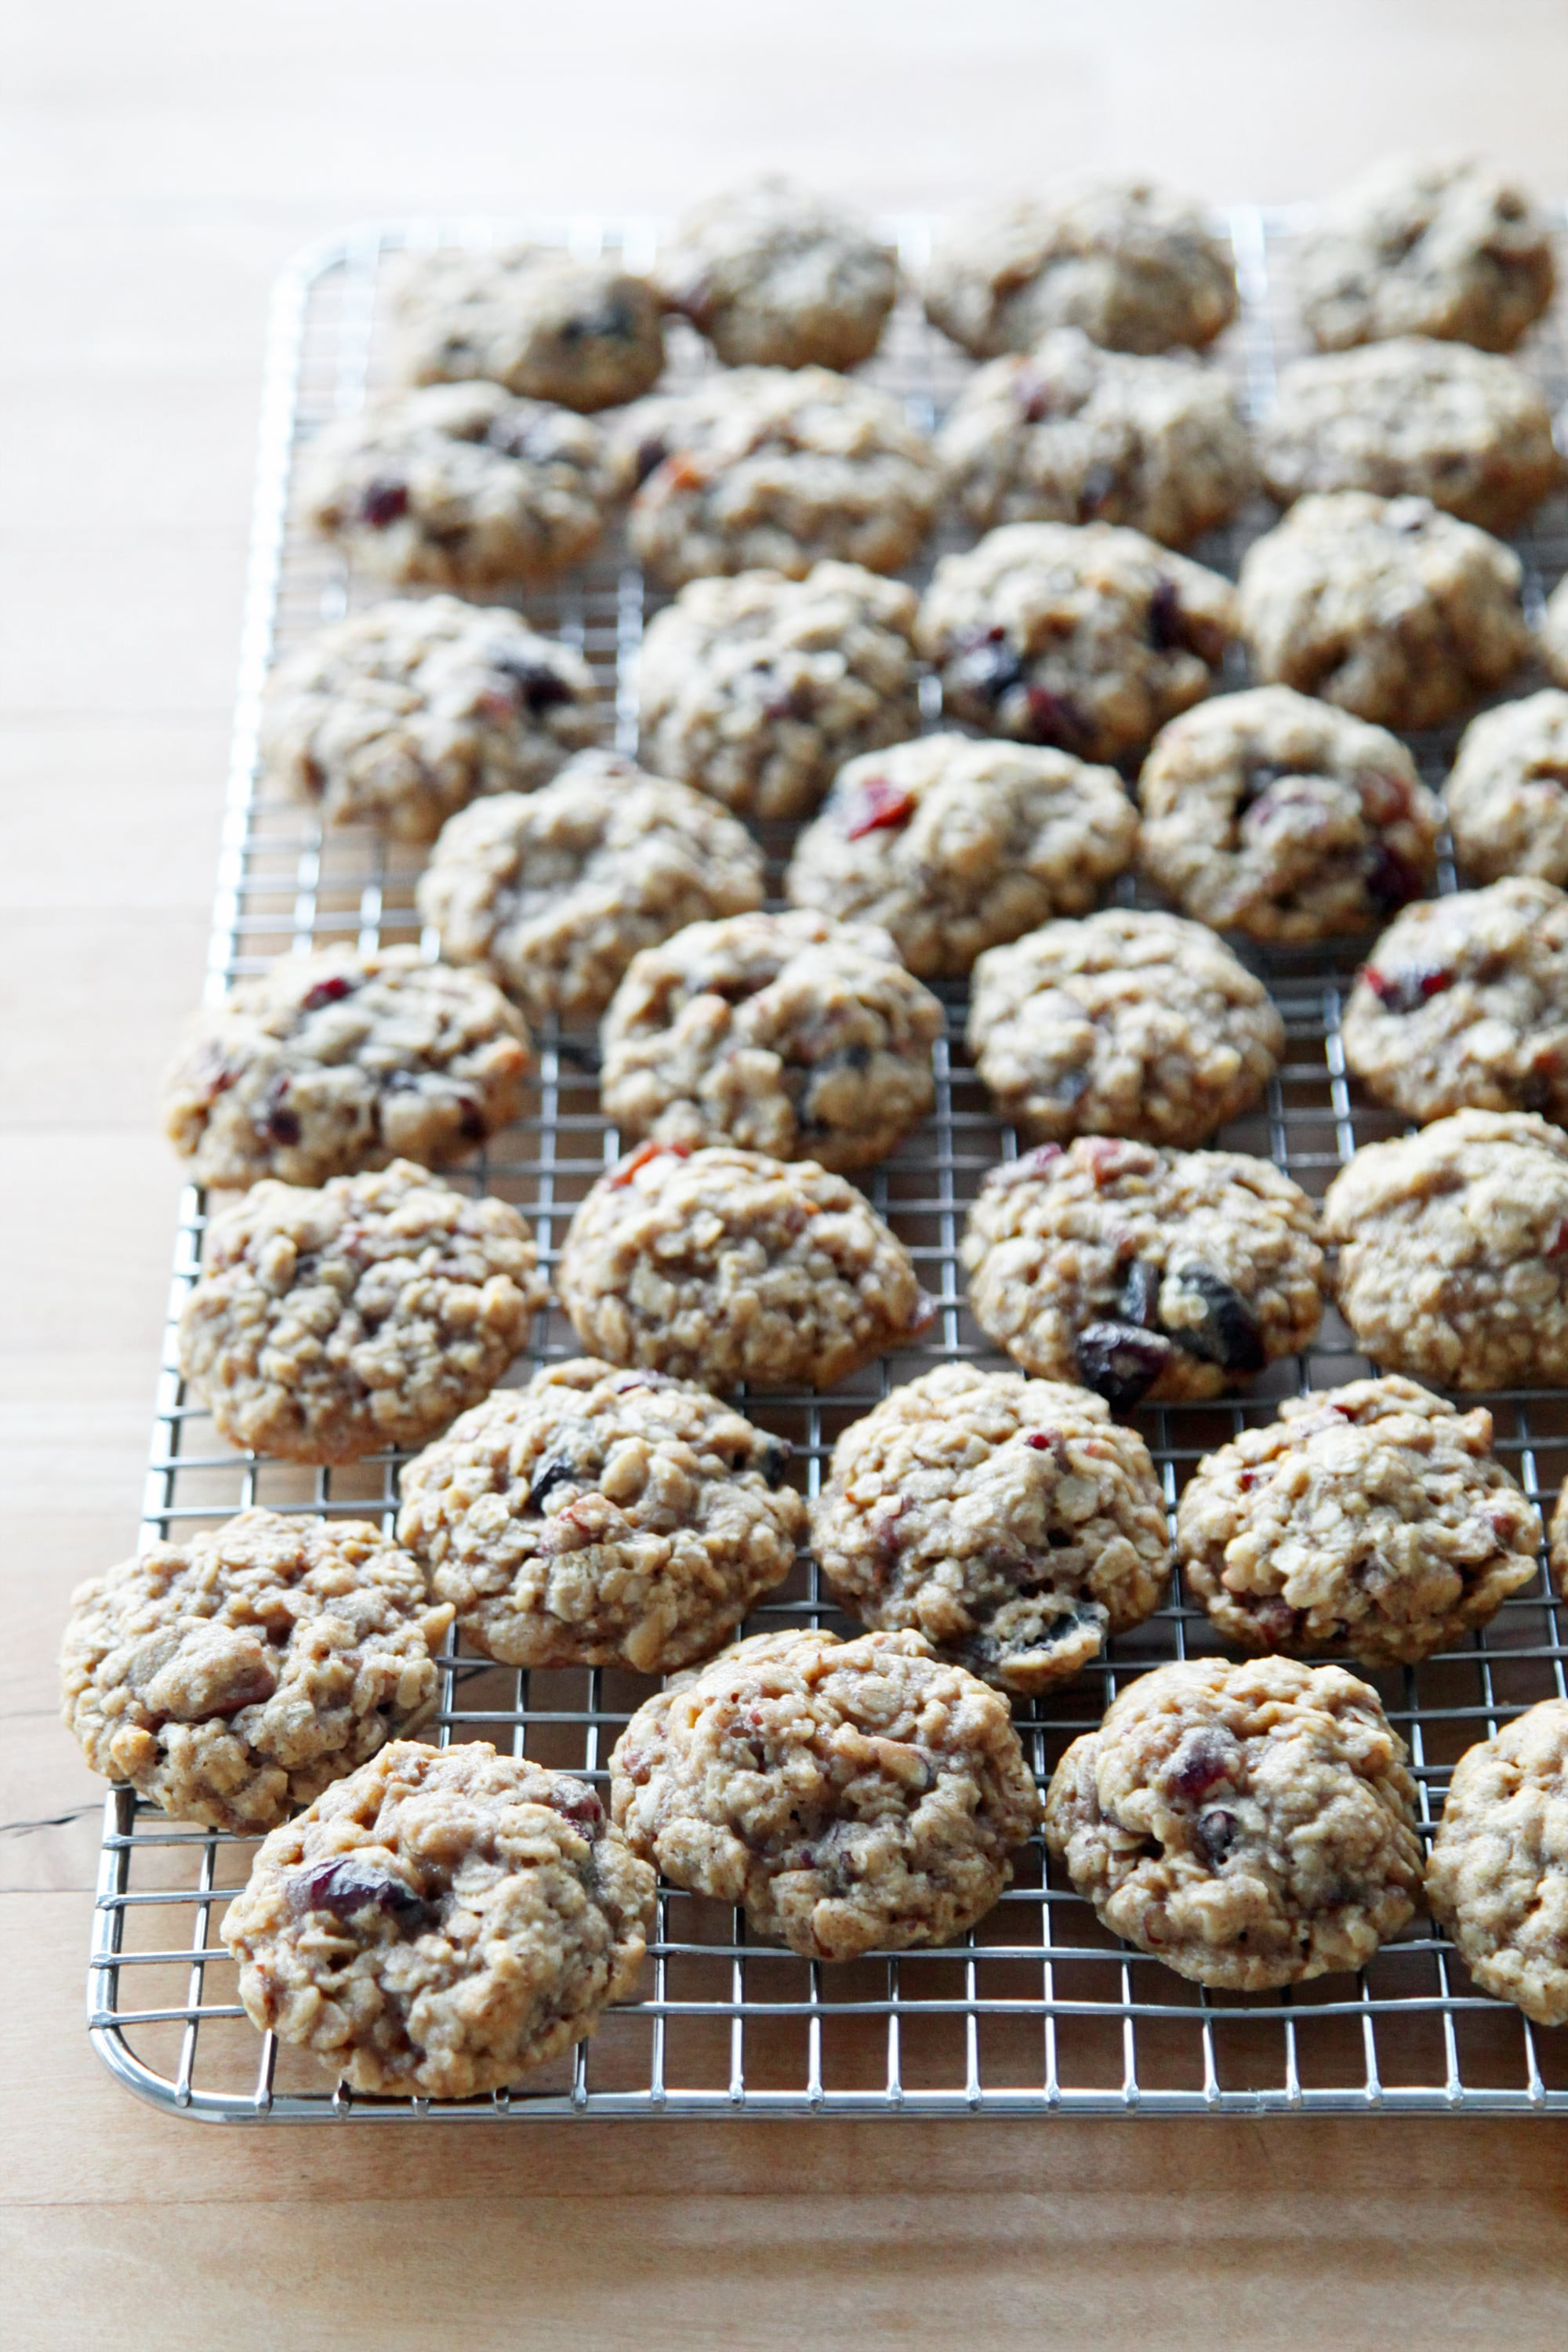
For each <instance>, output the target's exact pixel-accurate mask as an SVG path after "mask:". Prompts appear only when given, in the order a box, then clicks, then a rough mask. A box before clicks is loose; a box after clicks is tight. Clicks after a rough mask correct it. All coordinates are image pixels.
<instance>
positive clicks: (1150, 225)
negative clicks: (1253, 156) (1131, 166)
mask: <svg viewBox="0 0 1568 2352" xmlns="http://www.w3.org/2000/svg"><path fill="white" fill-rule="evenodd" d="M1236 299H1237V298H1236V270H1235V266H1234V264H1233V263H1232V261H1231V257H1230V253H1229V250H1228V248H1227V247H1226V244H1225V241H1224V239H1223V238H1221V237H1218V236H1215V235H1214V234H1213V232H1212V231H1211V230H1210V228H1209V227H1208V225H1207V223H1206V222H1205V219H1204V216H1203V214H1202V213H1201V212H1200V211H1199V209H1198V208H1197V206H1196V205H1192V204H1189V203H1188V202H1187V201H1186V199H1185V198H1184V197H1182V196H1178V195H1174V194H1172V193H1171V192H1170V190H1168V189H1165V188H1161V187H1158V186H1155V185H1154V184H1152V183H1151V182H1149V181H1147V180H1135V179H1125V180H1094V181H1089V182H1088V183H1087V184H1084V185H1082V186H1080V187H1077V188H1069V189H1067V190H1065V191H1062V192H1060V193H1058V194H1055V195H1050V196H1030V195H1017V196H1011V197H1007V198H1005V199H1004V200H1003V201H1001V202H1000V203H992V204H989V205H983V206H981V207H980V208H978V209H977V210H976V211H974V212H973V213H971V214H969V215H965V216H963V217H962V218H960V219H958V220H956V221H955V222H954V223H953V224H952V227H951V228H950V229H948V230H947V231H946V233H945V234H944V235H943V236H941V237H940V238H939V240H938V243H937V246H936V249H935V251H934V252H933V254H932V256H931V267H930V268H929V269H928V271H927V272H926V280H925V307H926V312H927V315H928V317H929V318H930V319H931V321H932V322H933V324H934V325H936V326H938V327H940V328H941V329H942V332H943V333H944V334H947V335H951V336H952V340H953V341H954V342H955V343H961V344H962V345H963V349H964V350H965V351H966V352H973V355H974V357H975V358H976V359H981V360H984V359H994V358H995V357H996V356H997V355H998V354H999V353H1001V352H1026V351H1029V350H1030V349H1032V347H1033V346H1034V345H1035V344H1036V343H1037V342H1038V341H1039V340H1040V337H1041V336H1042V335H1043V334H1046V333H1047V332H1048V331H1050V330H1051V329H1053V328H1058V327H1079V328H1081V329H1082V330H1083V331H1084V332H1085V333H1086V334H1088V335H1090V336H1091V337H1092V338H1093V340H1094V341H1096V342H1097V343H1103V344H1106V345H1108V346H1109V347H1110V349H1111V350H1113V351H1124V352H1163V351H1166V350H1168V349H1169V348H1170V346H1171V345H1172V344H1173V343H1192V344H1196V345H1199V346H1201V345H1203V344H1205V343H1210V342H1212V341H1214V339H1215V336H1216V335H1217V334H1218V333H1219V332H1220V331H1221V329H1222V328H1224V327H1227V326H1228V325H1229V324H1230V321H1231V320H1232V319H1234V318H1235V316H1236Z"/></svg>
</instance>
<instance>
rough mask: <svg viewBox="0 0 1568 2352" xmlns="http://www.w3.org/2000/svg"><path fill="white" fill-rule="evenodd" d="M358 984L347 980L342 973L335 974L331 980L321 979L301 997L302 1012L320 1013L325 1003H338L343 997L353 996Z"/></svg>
mask: <svg viewBox="0 0 1568 2352" xmlns="http://www.w3.org/2000/svg"><path fill="white" fill-rule="evenodd" d="M358 985H359V983H358V982H357V981H353V980H345V979H343V978H342V975H341V974H334V975H333V977H332V978H331V980H319V981H318V982H316V985H315V986H314V988H311V989H308V990H307V991H306V992H305V994H304V995H303V996H302V997H301V998H300V1012H301V1013H319V1012H320V1011H321V1007H322V1005H323V1004H336V1003H340V1002H341V1000H342V998H343V997H345V996H352V995H353V992H354V990H355V988H356V987H357V986H358Z"/></svg>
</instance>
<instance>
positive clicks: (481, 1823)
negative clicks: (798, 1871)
mask: <svg viewBox="0 0 1568 2352" xmlns="http://www.w3.org/2000/svg"><path fill="white" fill-rule="evenodd" d="M653 1891H654V1877H653V1873H652V1871H651V1870H649V1869H648V1867H647V1864H646V1863H643V1862H639V1861H638V1860H637V1857H636V1856H635V1855H634V1854H633V1853H631V1851H630V1850H629V1848H628V1846H627V1844H626V1840H625V1839H624V1838H623V1837H622V1835H621V1833H620V1832H619V1831H618V1830H617V1829H616V1828H615V1827H614V1826H613V1824H611V1823H610V1822H607V1821H606V1820H605V1812H604V1808H603V1806H602V1805H601V1804H600V1802H599V1800H598V1798H597V1797H596V1796H595V1794H594V1791H593V1790H592V1789H591V1788H590V1787H589V1786H588V1784H587V1782H586V1781H585V1780H574V1779H573V1778H572V1776H571V1775H570V1774H569V1773H565V1772H551V1771H547V1770H546V1769H545V1768H544V1767H543V1765H542V1764H535V1763H532V1762H531V1761H528V1760H527V1759H524V1758H522V1757H521V1756H498V1755H497V1754H496V1751H495V1749H494V1748H492V1747H490V1746H489V1743H488V1741H485V1740H481V1739H477V1740H472V1741H465V1742H464V1743H463V1744H462V1745H461V1746H460V1747H456V1748H424V1747H421V1746H420V1745H419V1744H418V1742H417V1741H415V1740H399V1741H397V1742H396V1743H395V1745H394V1746H392V1747H390V1748H383V1749H382V1751H381V1753H380V1755H379V1756H377V1757H375V1758H374V1759H373V1760H372V1761H371V1762H370V1763H368V1764H365V1765H362V1766H361V1768H360V1769H359V1770H358V1771H357V1772H355V1773H354V1774H353V1776H352V1778H350V1779H349V1780H340V1781H338V1782H337V1783H336V1784H335V1785H334V1786H333V1787H332V1788H331V1789H329V1790H327V1791H326V1793H325V1794H324V1795H323V1796H321V1797H319V1798H318V1799H317V1800H316V1802H315V1803H314V1804H313V1805H312V1806H311V1807H310V1811H308V1812H304V1813H301V1814H300V1817H299V1819H298V1820H297V1821H292V1822H285V1823H284V1825H283V1826H282V1828H281V1829H276V1830H274V1831H273V1832H272V1834H271V1836H270V1837H269V1838H268V1840H267V1843H265V1845H264V1846H263V1847H262V1848H261V1851H260V1853H258V1855H257V1857H256V1860H255V1862H254V1863H253V1864H252V1865H251V1871H250V1879H249V1883H248V1885H247V1886H246V1888H245V1890H244V1892H243V1893H242V1894H240V1895H237V1897H236V1898H235V1900H234V1902H232V1903H231V1904H230V1905H229V1906H228V1910H227V1912H226V1915H225V1917H224V1921H223V1927H222V1930H221V1932H222V1935H223V1940H224V1942H225V1943H226V1945H227V1947H228V1949H229V1951H230V1953H231V1954H232V1956H233V1957H234V1958H235V1959H236V1960H237V1961H238V1963H239V1997H240V2000H242V2001H243V2002H244V2004H245V2008H246V2011H247V2014H248V2016H249V2017H250V2020H251V2021H252V2023H253V2024H255V2025H256V2026H257V2027H258V2028H259V2030H260V2031H261V2032H264V2033H276V2034H277V2035H278V2037H279V2040H280V2041H283V2042H295V2043H298V2044H300V2045H301V2046H302V2047H303V2048H305V2049H307V2050H310V2051H313V2052H315V2053H316V2055H317V2056H318V2057H321V2058H323V2059H325V2060H326V2061H327V2062H328V2063H330V2064H331V2065H333V2066H335V2067H336V2068H337V2069H338V2070H339V2072H340V2074H342V2079H343V2081H344V2082H345V2083H348V2084H350V2085H351V2086H352V2087H353V2089H354V2090H356V2091H369V2092H373V2093H380V2094H382V2095H386V2096H389V2097H390V2096H402V2097H408V2096H409V2095H414V2096H417V2097H425V2098H437V2099H471V2098H476V2097H478V2096H479V2095H481V2094H483V2093H484V2092H487V2091H500V2090H504V2089H505V2088H506V2086H507V2084H509V2083H515V2082H517V2081H518V2080H519V2078H520V2077H521V2075H523V2074H527V2073H528V2072H529V2070H530V2069H531V2068H532V2067H535V2066H540V2065H542V2064H543V2063H544V2061H545V2060H546V2059H547V2058H554V2057H557V2056H559V2054H560V2053H561V2052H563V2050H570V2049H571V2048H572V2046H573V2044H574V2042H581V2041H583V2040H584V2038H585V2036H587V2035H588V2034H590V2033H592V2032H593V2031H594V2028H595V2025H596V2024H597V2023H598V2021H599V2019H600V2017H601V2015H602V2014H603V2012H604V2011H605V2009H606V2008H607V2007H608V2005H609V2003H610V2002H611V2001H613V2000H626V1997H627V1996H628V1995H629V1994H630V1993H631V1991H632V1990H633V1989H634V1987H635V1986H636V1984H637V1976H638V1973H639V1971H640V1969H641V1968H642V1963H643V1958H644V1954H645V1953H646V1951H647V1938H648V1936H649V1934H650V1933H651V1931H652V1927H653Z"/></svg>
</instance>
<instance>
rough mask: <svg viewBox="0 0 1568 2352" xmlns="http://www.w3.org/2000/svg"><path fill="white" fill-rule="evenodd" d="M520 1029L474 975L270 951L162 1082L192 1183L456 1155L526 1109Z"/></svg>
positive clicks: (399, 962)
mask: <svg viewBox="0 0 1568 2352" xmlns="http://www.w3.org/2000/svg"><path fill="white" fill-rule="evenodd" d="M531 1060H532V1056H531V1053H530V1050H529V1040H528V1032H527V1030H526V1029H525V1028H524V1026H523V1024H522V1020H521V1015H519V1014H518V1013H514V1012H513V1010H512V1008H511V1006H510V1004H509V1003H507V1001H506V999H505V997H504V996H502V994H501V992H500V990H499V989H498V988H493V987H492V986H491V985H490V983H489V981H488V980H483V979H481V978H480V977H479V974H478V973H477V972H469V971H453V970H452V969H451V967H450V966H449V965H447V964H441V963H426V962H424V961H421V958H420V955H419V951H418V950H417V949H416V948H384V949H379V950H365V949H363V948H353V947H332V948H319V949H318V950H316V951H315V952H314V953H313V954H311V955H297V956H281V957H279V960H278V961H277V962H276V963H274V964H272V965H270V966H269V967H268V970H267V971H265V972H264V973H262V974H261V976H260V977H259V978H258V979H256V980H244V981H240V982H238V983H237V986H236V987H235V988H234V989H233V990H232V992H230V994H229V996H228V998H227V999H226V1002H225V1003H222V1004H217V1005H211V1006H208V1007H206V1008H205V1010H204V1011H202V1012H201V1013H198V1014H197V1015H196V1017H195V1021H193V1023H192V1024H191V1026H190V1030H189V1033H188V1034H187V1036H186V1040H185V1043H184V1045H183V1046H182V1048H181V1050H180V1053H179V1055H178V1057H177V1058H176V1060H175V1062H174V1067H173V1068H172V1069H171V1070H170V1072H169V1075H168V1076H167V1078H166V1079H165V1080H164V1083H163V1125H164V1129H165V1131H166V1133H167V1134H168V1136H169V1139H170V1140H171V1142H172V1143H173V1144H174V1149H175V1150H177V1151H178V1152H180V1153H181V1155H182V1156H183V1157H184V1159H185V1160H188V1161H189V1163H190V1174H191V1178H192V1181H194V1182H195V1183H197V1184H216V1185H227V1186H232V1187H234V1188H235V1189H237V1190H239V1189H243V1187H244V1186H246V1185H247V1184H255V1183H258V1182H259V1181H260V1180H261V1178H262V1177H264V1176H279V1177H281V1178H282V1180H283V1181H284V1182H285V1183H286V1184H321V1183H324V1182H325V1181H326V1179H327V1178H328V1177H329V1176H346V1175H352V1174H353V1172H354V1171H355V1170H356V1169H361V1168H384V1167H385V1166H386V1163H387V1161H388V1160H417V1161H418V1162H419V1164H420V1165H421V1167H424V1168H438V1167H439V1166H440V1165H441V1164H442V1162H443V1161H444V1160H460V1159H461V1158H462V1157H463V1156H464V1154H465V1153H466V1152H469V1151H472V1150H473V1149H474V1147H475V1145H476V1144H479V1143H483V1142H484V1140H485V1139H486V1138H487V1137H488V1136H490V1135H493V1134H494V1133H495V1132H496V1130H497V1129H498V1128H502V1127H505V1126H506V1125H507V1124H508V1122H509V1121H510V1120H511V1119H514V1118H517V1117H518V1115H519V1113H520V1112H521V1108H522V1082H523V1079H524V1077H525V1076H526V1075H527V1073H528V1070H529V1068H530V1066H531Z"/></svg>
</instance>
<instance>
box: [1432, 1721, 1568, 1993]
mask: <svg viewBox="0 0 1568 2352" xmlns="http://www.w3.org/2000/svg"><path fill="white" fill-rule="evenodd" d="M1426 1900H1427V1902H1428V1903H1429V1904H1430V1905H1431V1906H1432V1912H1433V1916H1435V1917H1436V1919H1438V1920H1440V1921H1441V1923H1442V1924H1443V1926H1444V1927H1446V1928H1447V1931H1448V1933H1449V1935H1450V1936H1452V1937H1453V1939H1454V1942H1455V1945H1456V1946H1457V1948H1458V1954H1459V1958H1461V1959H1462V1960H1463V1961H1464V1963H1465V1966H1466V1967H1467V1968H1468V1970H1469V1972H1470V1974H1471V1976H1472V1977H1474V1979H1475V1980H1476V1982H1477V1984H1479V1986H1480V1988H1481V1990H1482V1991H1483V1992H1489V1993H1494V1994H1495V1995H1496V1996H1497V1998H1498V2000H1511V2001H1512V2002H1513V2003H1514V2004H1515V2005H1516V2007H1518V2008H1520V2009H1521V2010H1522V2011H1524V2013H1525V2015H1526V2017H1528V2018H1531V2019H1532V2020H1533V2021H1534V2022H1535V2023H1536V2024H1537V2025H1568V1700H1565V1699H1560V1698H1548V1699H1542V1701H1541V1703H1540V1705H1539V1706H1532V1707H1530V1708H1529V1709H1527V1711H1526V1712H1525V1713H1524V1714H1523V1715H1521V1716H1519V1717H1516V1719H1515V1720H1514V1721H1513V1722H1512V1723H1508V1724H1505V1725H1504V1726H1503V1727H1502V1729H1501V1730H1500V1732H1498V1733H1497V1734H1496V1736H1495V1737H1494V1738H1490V1739H1485V1740H1482V1742H1481V1743H1480V1745H1479V1747H1477V1748H1468V1749H1467V1750H1466V1752H1465V1754H1464V1755H1463V1756H1461V1757H1460V1759H1459V1760H1458V1764H1457V1765H1456V1766H1455V1767H1454V1777H1453V1780H1452V1781H1451V1783H1450V1784H1449V1789H1448V1797H1447V1803H1446V1804H1445V1805H1444V1807H1443V1818H1442V1820H1441V1822H1439V1823H1438V1825H1437V1835H1436V1839H1435V1841H1434V1843H1433V1846H1432V1859H1431V1861H1430V1863H1429V1864H1427V1868H1426Z"/></svg>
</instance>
